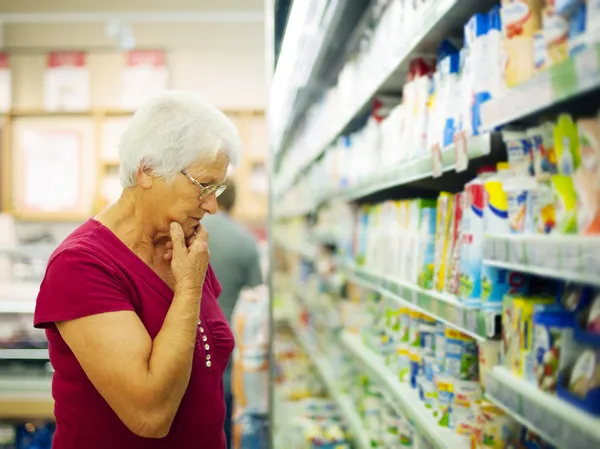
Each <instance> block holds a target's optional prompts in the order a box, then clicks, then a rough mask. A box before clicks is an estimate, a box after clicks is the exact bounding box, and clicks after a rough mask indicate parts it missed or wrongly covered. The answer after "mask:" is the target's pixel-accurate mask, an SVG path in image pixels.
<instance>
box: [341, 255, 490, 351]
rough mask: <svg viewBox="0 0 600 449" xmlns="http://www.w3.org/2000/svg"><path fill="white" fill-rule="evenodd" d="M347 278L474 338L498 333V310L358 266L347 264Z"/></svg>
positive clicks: (488, 336) (478, 338)
mask: <svg viewBox="0 0 600 449" xmlns="http://www.w3.org/2000/svg"><path fill="white" fill-rule="evenodd" d="M345 270H346V271H347V272H348V273H349V274H350V280H351V281H354V282H356V283H358V284H361V285H362V286H364V287H367V288H369V289H371V290H374V291H376V292H378V293H379V294H381V295H382V296H385V297H387V298H390V299H392V300H394V301H397V302H398V303H399V304H401V305H403V306H406V307H409V308H411V309H414V310H417V311H419V312H421V313H423V314H425V315H427V316H430V317H432V318H435V319H436V320H438V321H441V322H442V323H444V324H446V325H448V326H450V327H453V328H455V329H458V330H460V331H461V332H463V333H465V334H467V335H469V336H471V337H473V338H475V339H477V340H480V341H481V340H486V339H488V338H492V337H494V336H496V335H498V334H499V333H500V312H499V311H484V310H481V309H478V308H472V307H466V306H464V305H462V304H461V303H459V302H458V300H457V298H456V297H455V296H452V295H449V294H446V293H441V292H436V291H432V290H425V289H423V288H421V287H419V286H418V285H415V284H411V283H409V282H405V281H401V280H397V279H393V278H390V277H386V276H382V275H379V274H376V273H373V272H371V271H369V270H367V269H365V268H362V267H358V266H357V265H346V266H345Z"/></svg>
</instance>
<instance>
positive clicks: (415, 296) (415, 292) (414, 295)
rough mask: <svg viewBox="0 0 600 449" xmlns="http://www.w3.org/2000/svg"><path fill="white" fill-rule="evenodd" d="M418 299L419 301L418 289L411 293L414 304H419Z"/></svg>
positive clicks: (411, 300)
mask: <svg viewBox="0 0 600 449" xmlns="http://www.w3.org/2000/svg"><path fill="white" fill-rule="evenodd" d="M418 301H419V293H418V292H417V291H416V290H413V291H412V292H411V293H410V302H412V303H413V304H417V302H418Z"/></svg>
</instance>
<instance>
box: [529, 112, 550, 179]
mask: <svg viewBox="0 0 600 449" xmlns="http://www.w3.org/2000/svg"><path fill="white" fill-rule="evenodd" d="M527 137H528V138H529V142H530V145H531V149H532V153H533V173H534V175H535V176H536V177H537V178H538V179H544V178H545V177H547V176H548V175H553V174H556V173H557V168H556V153H555V152H554V124H553V123H552V122H545V123H543V124H542V125H540V126H536V127H534V128H530V129H528V130H527Z"/></svg>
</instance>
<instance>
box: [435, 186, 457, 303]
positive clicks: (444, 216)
mask: <svg viewBox="0 0 600 449" xmlns="http://www.w3.org/2000/svg"><path fill="white" fill-rule="evenodd" d="M453 198H454V195H452V194H451V193H448V192H442V193H440V196H439V197H438V201H437V207H436V226H435V265H434V272H433V288H434V289H436V290H438V291H444V285H445V280H446V262H447V254H448V247H449V244H450V221H451V220H450V218H451V215H452V200H453Z"/></svg>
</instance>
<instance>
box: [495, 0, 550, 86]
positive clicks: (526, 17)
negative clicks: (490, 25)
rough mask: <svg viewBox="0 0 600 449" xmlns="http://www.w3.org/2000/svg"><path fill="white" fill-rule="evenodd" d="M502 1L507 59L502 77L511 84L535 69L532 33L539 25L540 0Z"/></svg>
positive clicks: (514, 83)
mask: <svg viewBox="0 0 600 449" xmlns="http://www.w3.org/2000/svg"><path fill="white" fill-rule="evenodd" d="M501 5H502V8H501V14H502V26H503V28H504V49H505V52H506V59H507V61H506V69H505V74H504V77H505V80H506V84H507V85H508V86H509V87H513V86H516V85H517V84H520V83H522V82H524V81H527V80H528V79H530V78H531V77H532V76H533V73H534V58H533V37H534V35H535V33H536V32H537V31H539V30H540V28H541V1H540V0H502V1H501Z"/></svg>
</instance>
